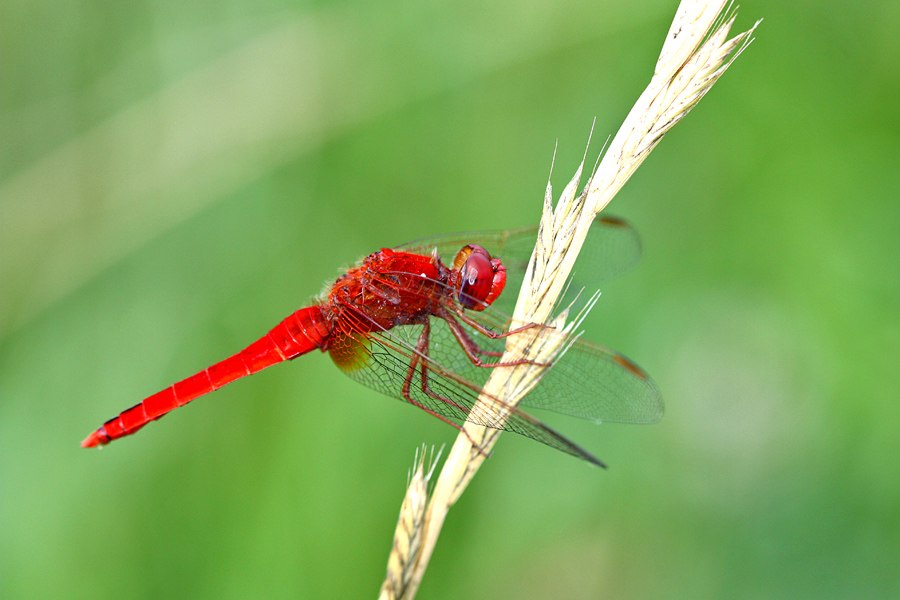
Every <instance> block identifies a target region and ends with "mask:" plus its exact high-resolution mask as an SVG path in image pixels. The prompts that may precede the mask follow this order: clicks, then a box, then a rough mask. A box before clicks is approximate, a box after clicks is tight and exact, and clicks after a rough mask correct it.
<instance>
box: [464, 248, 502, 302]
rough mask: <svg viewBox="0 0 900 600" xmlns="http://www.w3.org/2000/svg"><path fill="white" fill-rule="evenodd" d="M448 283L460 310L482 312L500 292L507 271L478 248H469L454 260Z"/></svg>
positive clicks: (486, 252)
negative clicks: (450, 284) (454, 292)
mask: <svg viewBox="0 0 900 600" xmlns="http://www.w3.org/2000/svg"><path fill="white" fill-rule="evenodd" d="M451 283H452V284H453V288H454V289H455V290H456V294H457V298H458V299H459V303H460V304H462V306H463V308H467V309H469V310H484V309H485V308H486V307H487V306H488V305H490V304H491V303H492V302H493V301H494V300H495V299H496V298H497V296H499V295H500V292H502V291H503V286H504V285H506V267H504V266H503V264H502V263H501V262H500V259H499V258H494V259H492V258H491V255H490V254H488V251H487V250H485V249H484V248H482V247H481V246H478V245H476V244H469V245H468V246H465V247H464V248H463V249H462V250H460V251H459V253H458V254H457V255H456V258H455V259H454V260H453V274H452V279H451Z"/></svg>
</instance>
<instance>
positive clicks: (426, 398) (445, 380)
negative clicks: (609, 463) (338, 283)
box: [329, 318, 603, 466]
mask: <svg viewBox="0 0 900 600" xmlns="http://www.w3.org/2000/svg"><path fill="white" fill-rule="evenodd" d="M436 321H441V320H440V319H436V318H432V322H436ZM428 327H429V328H430V325H429V326H428ZM425 329H426V325H424V324H423V325H407V326H402V327H395V328H393V329H391V330H388V331H379V332H369V333H361V332H359V331H343V332H341V333H340V334H339V335H337V336H335V338H334V342H333V344H332V346H331V347H330V349H329V353H330V354H331V356H332V358H333V359H334V362H335V363H336V364H337V365H338V367H340V368H341V370H343V371H344V372H345V373H346V374H347V375H349V376H350V377H351V378H352V379H355V380H356V381H358V382H360V383H362V384H363V385H365V386H367V387H369V388H372V389H374V390H376V391H378V392H381V393H383V394H386V395H388V396H392V397H395V398H399V399H400V400H404V401H406V402H410V403H412V404H414V405H416V406H418V407H420V408H423V409H425V410H426V411H428V412H430V413H432V414H436V415H439V416H441V417H444V418H446V419H453V420H456V421H469V422H472V423H475V424H478V425H482V426H484V427H492V428H494V429H503V430H506V431H512V432H515V433H518V434H521V435H524V436H526V437H529V438H531V439H533V440H536V441H538V442H541V443H544V444H546V445H548V446H550V447H552V448H556V449H558V450H561V451H563V452H566V453H567V454H571V455H573V456H576V457H578V458H581V459H583V460H586V461H588V462H591V463H594V464H596V465H600V466H603V463H601V462H600V461H599V460H598V459H597V458H596V457H594V456H593V455H592V454H590V453H589V452H587V451H586V450H584V449H583V448H581V447H580V446H578V445H577V444H575V443H574V442H572V441H571V440H569V439H567V438H565V437H564V436H562V435H561V434H559V433H558V432H556V431H554V430H553V429H551V428H550V427H548V426H547V425H545V424H544V423H542V422H541V421H539V420H538V419H536V418H535V417H532V416H531V415H529V414H527V413H525V412H522V411H521V410H519V409H517V408H512V407H510V406H508V405H506V404H504V403H503V402H502V401H500V400H499V399H496V398H495V399H494V400H493V402H488V403H482V404H476V401H477V400H478V398H479V396H480V395H481V386H479V385H478V384H476V383H474V382H471V381H468V380H466V379H465V378H464V377H462V376H460V375H459V374H458V373H454V372H453V371H451V370H449V369H448V368H446V367H445V366H444V365H442V364H441V363H440V362H439V361H437V360H435V359H434V357H433V356H432V355H431V354H432V353H431V351H430V350H431V348H434V349H439V348H443V347H444V346H445V344H444V343H443V340H441V341H439V340H436V339H435V340H430V341H431V343H430V344H429V352H427V353H426V352H421V351H419V350H417V349H416V347H417V346H420V340H421V336H422V334H423V332H424V331H425ZM432 333H433V331H432ZM429 337H430V336H429ZM441 337H443V336H441ZM454 342H455V340H454ZM440 354H444V353H443V352H440ZM483 370H484V371H485V372H489V371H490V369H483ZM504 415H508V416H507V417H506V418H504Z"/></svg>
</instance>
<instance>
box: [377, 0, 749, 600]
mask: <svg viewBox="0 0 900 600" xmlns="http://www.w3.org/2000/svg"><path fill="white" fill-rule="evenodd" d="M725 4H726V3H725V2H724V1H717V2H700V1H689V0H685V1H683V2H682V3H681V5H680V6H679V8H678V12H677V13H676V16H675V20H674V22H673V23H672V27H671V29H670V30H669V33H668V35H667V36H666V41H665V44H664V45H663V49H662V52H661V53H660V57H659V59H658V61H657V64H656V69H655V72H654V75H653V78H652V79H651V81H650V84H649V85H648V86H647V89H646V90H645V91H644V93H643V94H642V95H641V96H640V98H638V101H637V103H636V104H635V105H634V108H633V109H632V110H631V112H630V113H629V114H628V116H627V117H626V119H625V122H624V123H623V125H622V127H621V128H620V129H619V132H618V133H617V134H616V137H615V138H614V139H613V141H612V143H611V144H610V146H609V149H608V150H607V152H606V154H605V155H604V157H603V160H602V162H601V163H600V165H599V167H598V168H597V170H596V172H595V173H594V174H593V175H592V176H591V177H590V180H589V181H588V184H587V186H586V187H585V189H584V191H582V193H580V194H579V193H577V190H578V186H579V184H580V179H581V174H582V169H583V166H584V162H583V161H582V165H581V166H579V168H578V171H577V172H576V174H575V177H574V178H573V179H572V181H571V182H570V183H569V184H568V185H567V186H566V188H565V189H564V190H563V192H562V194H561V196H560V199H559V202H558V203H557V206H556V210H555V211H554V210H553V206H552V190H551V187H550V184H549V182H548V184H547V191H546V195H545V198H544V209H543V215H542V217H541V223H540V229H539V233H538V240H537V244H536V246H535V249H534V253H533V255H532V260H531V262H530V263H529V265H528V270H527V271H526V274H525V281H524V283H523V284H522V290H521V292H520V295H519V299H518V303H517V305H516V310H515V312H514V314H513V325H512V326H513V327H515V326H517V324H524V323H548V324H550V325H552V326H553V328H541V329H537V330H528V331H526V332H523V333H522V334H519V335H517V336H516V338H517V340H516V352H517V353H518V356H516V357H511V355H510V354H509V353H507V354H506V355H504V357H503V359H501V360H503V361H509V360H512V358H519V357H521V355H522V348H523V346H524V349H525V350H524V357H525V358H528V359H530V360H533V361H535V362H536V363H543V364H546V363H550V362H552V361H553V359H554V358H555V357H557V356H558V353H559V352H560V351H563V350H564V349H563V348H561V347H560V336H558V335H557V334H556V332H557V331H564V332H571V331H572V330H573V327H576V326H577V322H572V323H568V324H566V320H567V318H568V315H567V313H566V311H563V312H562V313H561V314H559V315H557V316H556V317H555V318H552V319H551V314H552V313H553V311H554V309H555V307H556V303H557V300H558V298H559V296H560V293H561V292H562V290H563V289H564V287H565V284H566V281H567V279H568V277H569V273H570V272H571V269H572V266H573V265H574V263H575V258H576V257H577V255H578V252H579V251H580V249H581V246H582V243H583V242H584V239H585V237H586V236H587V233H588V230H589V229H590V225H591V222H592V221H593V219H594V217H595V216H596V215H597V213H598V212H600V211H601V210H602V209H603V208H604V207H605V206H606V205H607V204H608V203H609V201H610V200H611V199H612V197H613V196H614V195H615V194H616V192H618V190H619V189H620V188H621V187H622V185H624V183H625V182H626V181H627V180H628V178H629V177H630V176H631V174H632V173H633V172H634V171H635V169H637V167H638V166H639V165H640V164H641V163H642V162H643V161H644V159H645V158H646V157H647V155H648V154H649V153H650V151H651V150H652V149H653V148H654V147H655V146H656V144H657V143H658V142H659V140H660V139H661V138H662V136H663V135H664V134H665V133H666V132H667V131H668V130H669V129H671V128H672V126H674V125H675V123H677V122H678V121H679V120H681V118H683V117H684V116H685V115H686V114H687V113H688V112H689V111H690V109H691V108H693V106H694V105H695V104H696V103H697V102H698V101H699V100H700V98H702V97H703V95H704V94H706V92H707V91H709V89H710V88H711V87H712V85H713V84H714V83H715V82H716V81H717V80H718V78H719V77H720V76H721V75H722V73H724V72H725V70H726V69H727V68H728V67H729V66H730V65H731V63H732V62H733V61H734V59H735V58H737V56H738V54H740V52H741V51H742V50H743V48H744V47H746V45H747V44H748V43H749V41H750V35H751V34H752V32H753V30H754V29H755V28H756V25H754V26H753V27H752V28H751V29H750V30H749V31H746V32H744V33H741V34H739V35H737V36H735V37H733V38H731V39H728V33H729V30H730V28H731V25H732V23H733V22H734V17H735V14H734V13H733V11H730V10H729V11H726V12H727V14H724V15H723V13H722V11H723V8H724V7H725ZM717 19H721V22H720V23H719V24H718V26H717V27H715V26H714V24H715V23H716V21H717ZM757 25H758V22H757ZM711 29H714V30H713V31H712V32H711V33H710V30H711ZM704 40H705V41H704ZM526 335H527V336H530V338H528V339H527V342H526V343H524V344H523V343H522V341H523V340H522V336H526ZM510 339H511V338H510ZM507 347H508V348H509V344H508V345H507ZM542 371H543V367H537V366H535V365H532V364H525V365H518V366H515V367H509V368H497V369H494V372H493V373H492V375H491V377H490V379H489V380H488V382H487V384H486V385H485V388H484V391H485V393H484V394H483V395H482V398H481V399H480V400H479V402H484V403H486V404H488V405H490V406H492V407H494V408H493V409H492V410H494V412H497V411H500V412H502V408H497V407H496V404H497V403H496V402H494V401H492V400H491V398H499V399H500V400H502V401H503V402H504V403H505V405H507V406H516V405H517V404H518V402H519V400H520V399H521V398H522V397H524V396H525V394H527V393H528V392H529V391H530V390H531V388H532V387H534V385H536V384H537V382H538V381H539V380H540V376H541V373H542ZM465 430H466V432H467V434H468V435H464V434H460V435H459V436H458V437H457V439H456V442H455V443H454V445H453V448H452V449H451V450H450V453H449V455H448V456H447V461H446V462H445V464H444V467H443V469H442V471H441V474H440V477H439V478H438V481H437V483H436V485H435V488H434V492H433V493H432V496H431V500H430V502H429V504H428V508H427V510H426V512H425V515H424V520H423V521H422V524H423V526H424V532H423V534H422V538H421V549H420V553H419V556H418V557H416V558H415V559H413V557H409V562H410V564H413V565H414V572H413V574H412V576H411V579H410V581H409V585H408V586H406V587H405V589H404V591H403V595H402V596H398V597H399V598H403V599H405V600H411V599H412V598H413V597H414V596H415V593H416V590H417V589H418V586H419V583H420V582H421V580H422V576H423V575H424V572H425V568H426V566H427V564H428V561H429V559H430V557H431V553H432V551H433V550H434V546H435V544H436V542H437V537H438V535H439V533H440V530H441V526H442V525H443V522H444V518H445V517H446V514H447V511H448V510H449V508H450V507H451V506H452V505H453V504H454V503H455V502H456V500H457V499H458V498H459V496H460V494H462V492H463V490H465V488H466V486H467V485H468V483H469V481H470V480H471V478H472V477H473V476H474V474H475V473H476V472H477V470H478V468H479V467H480V466H481V464H482V462H483V461H484V458H485V455H484V452H485V451H489V450H490V449H491V448H492V447H493V445H494V443H495V442H496V439H497V436H499V434H500V430H498V429H489V428H484V427H480V426H477V425H473V424H471V423H466V424H465ZM471 440H474V442H475V443H476V444H478V445H479V446H480V447H481V449H482V450H481V451H480V450H479V449H478V448H476V447H474V446H473V445H472V441H471ZM402 519H403V517H402V516H401V521H402ZM395 545H396V543H395ZM392 577H396V575H395V574H393V573H392V572H391V570H390V568H389V571H388V579H390V578H392Z"/></svg>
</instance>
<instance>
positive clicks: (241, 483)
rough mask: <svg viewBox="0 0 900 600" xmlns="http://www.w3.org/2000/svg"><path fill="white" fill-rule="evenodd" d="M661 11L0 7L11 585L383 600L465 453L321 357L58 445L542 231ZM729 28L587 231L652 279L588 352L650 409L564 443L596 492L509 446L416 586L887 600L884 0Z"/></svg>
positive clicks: (893, 161) (86, 592) (2, 314)
mask: <svg viewBox="0 0 900 600" xmlns="http://www.w3.org/2000/svg"><path fill="white" fill-rule="evenodd" d="M675 8H676V2H675V1H674V0H671V1H665V2H663V1H640V2H624V1H617V2H583V1H577V0H575V1H557V2H548V3H542V4H540V5H539V6H538V5H532V6H527V7H524V6H522V5H520V3H517V2H496V3H486V2H463V3H449V2H442V3H428V4H427V5H424V4H423V3H420V2H415V1H398V2H383V1H382V2H349V1H348V2H318V3H296V4H295V3H289V2H282V1H279V0H272V1H262V2H260V1H254V2H244V1H238V0H235V1H231V2H222V1H217V2H184V1H183V0H179V1H149V0H148V1H143V2H140V1H139V2H129V3H121V4H117V3H108V2H96V1H62V2H59V1H53V2H49V1H39V2H18V1H6V2H3V3H2V4H0V23H2V26H0V286H2V289H0V294H2V295H0V597H2V598H66V599H77V598H96V597H112V596H116V597H122V598H153V599H156V598H190V599H202V598H217V599H222V598H260V597H267V598H374V597H375V596H376V595H377V591H378V587H379V585H380V584H381V580H382V577H383V574H384V569H385V564H386V559H387V555H388V551H389V549H390V544H391V536H392V532H393V528H394V525H395V519H396V515H397V510H398V507H399V504H400V500H401V497H402V494H403V491H404V487H405V483H406V477H407V469H408V468H409V466H410V465H411V463H412V459H413V454H414V451H415V449H416V448H417V447H418V446H419V445H420V444H423V443H425V444H429V445H431V444H435V445H440V444H444V443H450V442H452V440H453V439H454V437H455V431H454V430H452V429H451V428H449V427H447V426H446V425H444V424H442V423H440V422H439V421H438V420H436V419H433V418H430V417H428V416H427V415H424V414H422V413H421V412H420V411H417V410H414V409H412V408H411V407H408V406H404V405H403V404H402V403H400V402H396V401H393V400H390V399H387V398H385V397H382V396H379V395H378V394H376V393H375V392H372V391H369V390H368V389H365V388H363V387H361V386H359V385H358V384H356V383H354V382H352V381H351V380H349V379H348V378H346V377H344V376H343V375H342V374H341V373H340V372H339V371H338V370H337V369H336V368H334V367H333V365H331V363H330V360H329V359H328V357H327V356H324V355H321V354H319V353H316V354H315V355H310V356H307V357H304V358H303V359H302V360H298V361H296V362H295V363H293V364H290V365H286V366H281V367H278V368H275V369H271V370H269V371H267V372H265V373H262V374H259V375H256V376H254V377H252V378H248V379H244V380H241V381H240V382H237V383H235V384H233V385H231V386H228V388H227V389H224V390H222V391H219V392H217V393H216V394H215V395H214V396H212V397H208V398H205V399H203V400H201V401H198V402H197V403H195V404H192V405H191V406H190V407H188V408H185V409H182V410H180V411H178V412H177V413H175V414H173V415H172V416H170V417H168V418H167V419H166V420H164V421H162V422H161V423H158V424H153V425H151V426H150V427H148V428H147V429H146V430H144V431H142V432H141V434H140V435H137V436H135V437H133V438H130V439H128V440H126V441H122V442H119V443H118V444H115V445H113V446H111V447H109V448H107V449H105V450H104V451H102V452H100V451H87V450H81V449H80V448H79V447H78V444H79V442H80V441H81V440H82V439H83V438H84V436H86V435H87V434H88V433H89V432H90V431H92V430H93V429H94V428H96V427H97V426H98V425H100V423H102V422H103V421H104V420H106V419H108V418H110V417H112V416H113V415H115V414H116V413H118V411H120V410H122V409H124V408H126V407H128V406H130V405H131V404H133V403H135V402H137V401H139V400H140V399H141V398H143V397H145V396H147V395H148V394H150V393H153V392H155V391H157V390H159V389H161V388H163V387H165V386H167V385H169V384H170V383H172V382H174V381H176V380H178V379H181V378H183V377H185V376H187V375H190V374H192V373H194V372H195V371H197V370H199V369H202V368H203V367H205V366H207V365H208V364H210V363H212V362H214V361H216V360H219V359H221V358H224V357H225V356H226V355H228V354H230V353H232V352H234V351H236V350H238V349H240V348H242V347H243V346H244V345H245V344H247V343H248V342H250V341H252V340H253V339H255V338H256V337H258V336H260V335H261V334H262V333H263V332H265V331H267V330H268V329H269V328H270V327H271V326H273V325H274V324H275V323H277V322H278V321H279V320H280V319H282V318H283V317H285V316H287V315H288V314H289V313H290V312H291V311H293V310H295V309H297V308H299V307H301V306H303V305H304V304H306V303H307V301H308V300H309V299H310V297H311V296H313V295H314V294H316V293H318V292H319V290H320V289H321V287H322V285H323V282H325V281H328V280H331V279H332V278H333V277H334V276H335V275H336V274H337V272H338V268H339V267H341V266H342V265H346V264H348V263H350V262H352V261H353V260H355V259H356V258H357V257H359V256H361V255H364V254H366V253H368V252H371V251H373V250H376V249H378V248H380V247H382V246H390V245H395V244H398V243H401V242H403V241H406V240H409V239H413V238H417V237H421V236H424V235H430V234H437V233H446V232H453V231H465V230H472V229H490V228H509V227H517V226H521V225H526V224H531V223H535V222H536V221H537V219H538V215H539V210H540V201H541V198H542V194H543V189H544V185H545V181H546V177H547V174H548V171H549V168H550V160H551V156H552V153H553V149H554V144H555V143H556V141H557V140H558V141H559V151H558V155H557V159H556V171H555V175H554V183H555V184H556V189H557V190H559V189H561V187H562V185H563V184H564V183H565V182H566V181H567V179H568V178H569V177H570V175H571V173H572V172H573V171H574V169H575V167H576V165H577V162H578V161H579V159H580V157H581V155H582V152H583V150H584V143H585V141H586V139H587V136H588V132H589V130H590V126H591V122H592V119H594V118H595V117H596V118H597V126H596V133H595V136H594V139H595V143H594V145H593V147H592V152H591V155H590V156H591V157H593V156H595V153H596V151H597V150H598V149H599V146H600V145H601V143H602V139H603V138H605V137H606V135H607V134H608V133H614V132H615V130H616V129H617V128H618V125H619V124H620V123H621V120H622V118H623V117H624V116H625V114H626V113H627V111H628V110H629V108H630V106H631V104H632V103H633V101H634V100H635V99H636V98H637V96H638V95H639V94H640V92H641V90H642V89H643V86H644V85H645V84H646V82H647V81H648V79H649V76H650V74H651V72H652V68H653V64H654V62H655V59H656V55H657V53H658V51H659V48H660V46H661V42H662V39H663V37H664V35H665V33H666V31H667V29H668V26H669V23H670V20H671V17H672V15H673V14H674V11H675ZM741 11H742V12H741V15H740V17H739V19H738V22H737V25H736V28H735V31H742V30H744V29H747V28H748V27H750V26H751V25H752V23H753V21H754V20H755V19H757V18H760V17H764V18H765V21H764V22H763V24H762V26H761V27H760V29H759V30H758V32H757V37H758V39H757V40H756V42H754V43H753V44H752V45H751V46H750V48H749V49H748V50H747V51H746V53H745V54H744V55H743V56H741V58H740V59H739V60H738V61H737V62H736V63H735V65H734V66H733V68H732V69H731V70H730V71H729V72H728V73H727V74H726V75H725V77H724V78H723V79H722V80H721V81H720V82H719V84H718V85H717V86H716V87H715V88H714V89H713V90H712V92H711V93H710V94H709V96H707V97H706V98H705V99H704V100H703V101H702V102H701V103H700V105H699V106H698V107H697V108H696V109H695V110H694V112H693V113H692V114H691V115H690V116H689V117H688V118H687V119H686V120H684V121H683V122H682V123H680V124H679V125H678V126H677V127H676V128H675V129H674V130H673V132H672V133H671V134H670V135H669V136H668V137H666V139H665V140H664V141H663V142H662V144H661V145H660V146H659V147H658V148H657V149H656V150H655V151H654V153H653V154H652V155H651V156H650V158H649V160H648V161H647V162H646V163H645V164H644V166H643V167H642V168H641V169H640V170H639V171H638V173H637V174H636V175H635V177H634V178H633V179H632V180H631V181H630V182H629V183H628V184H627V185H626V186H625V188H624V189H623V190H622V192H621V193H620V194H619V196H618V197H617V198H616V199H615V200H614V201H613V203H612V205H611V207H610V212H611V213H613V214H618V215H622V216H624V217H626V218H628V219H629V220H631V221H632V222H633V223H634V225H635V226H636V227H637V228H638V230H639V231H640V232H641V234H642V238H643V241H644V250H645V251H644V259H643V261H642V263H641V265H640V267H639V268H638V269H637V270H635V271H634V272H633V273H631V274H629V275H628V276H627V277H625V278H623V279H620V280H617V281H615V282H611V283H609V284H608V285H605V286H604V287H603V291H604V295H603V297H602V299H601V302H600V304H599V305H598V307H597V309H596V310H595V313H594V315H593V316H592V320H591V322H590V323H589V325H588V337H589V338H591V339H594V340H596V341H600V342H602V343H604V344H607V345H609V346H612V347H614V348H616V349H618V350H620V351H622V352H625V353H626V354H628V355H629V356H631V357H633V358H635V359H636V360H637V361H638V362H639V363H640V364H641V365H643V366H644V367H645V368H646V369H647V370H648V371H649V372H650V373H651V374H652V375H653V377H654V378H655V379H656V381H657V382H658V384H659V386H660V388H661V389H662V392H663V395H664V398H665V401H666V406H667V414H666V416H665V418H664V419H663V421H662V422H661V423H659V424H657V425H653V426H626V425H603V426H601V427H599V428H598V427H596V426H593V425H591V424H589V423H585V422H578V421H576V420H571V419H565V418H551V419H549V420H550V421H551V423H552V424H554V425H555V426H557V427H558V428H560V429H561V430H563V431H564V432H566V433H567V434H569V435H570V436H571V437H573V438H574V439H576V440H578V441H580V442H581V443H583V444H584V445H585V446H586V447H587V448H588V449H590V450H591V451H593V452H595V453H596V454H597V455H598V456H600V457H601V458H602V459H603V460H605V461H607V462H608V463H609V464H610V465H611V468H610V470H609V471H608V472H601V471H599V470H596V469H592V468H589V467H588V466H587V465H586V464H583V463H581V462H579V461H577V460H575V459H573V458H571V457H568V456H566V455H563V454H562V453H559V452H553V451H551V450H550V449H548V448H546V447H544V446H542V445H540V444H536V443H534V442H531V441H529V440H526V439H524V438H520V437H519V436H515V435H505V436H503V437H502V438H501V441H500V443H499V445H498V446H497V448H496V452H495V454H494V456H493V457H492V458H491V459H490V460H489V461H488V462H487V463H486V465H485V466H484V468H483V469H482V472H481V473H480V474H479V476H478V477H476V479H475V480H474V482H473V484H472V486H471V487H470V489H469V490H468V492H467V493H466V494H465V495H464V496H463V498H462V500H461V501H460V502H459V504H458V505H457V506H456V507H454V509H453V510H452V511H451V513H450V515H449V518H448V521H447V524H446V526H445V529H444V531H443V534H442V538H441V540H440V543H439V545H438V548H437V551H436V553H435V555H434V557H433V560H432V563H431V566H430V568H429V570H428V573H427V574H426V578H425V581H424V584H423V586H422V589H421V594H420V597H421V598H435V599H437V598H520V599H524V598H572V599H580V598H603V597H616V598H663V597H664V598H847V597H854V598H865V597H868V598H885V597H890V596H893V595H895V594H896V593H897V590H898V588H900V575H898V573H900V570H898V569H897V557H898V555H900V475H898V473H900V459H898V457H900V436H898V433H897V430H898V425H900V403H898V393H897V390H898V386H897V380H898V377H897V371H898V368H897V366H896V362H897V358H898V356H900V310H898V309H900V285H898V267H900V243H898V233H897V223H898V221H900V208H898V206H900V204H898V202H897V198H898V193H900V168H898V149H900V122H898V121H900V117H898V114H900V112H898V110H897V106H898V101H900V53H898V51H897V49H896V41H895V39H896V32H897V31H898V30H900V4H897V3H888V2H861V3H857V4H856V5H855V10H854V11H851V12H847V11H846V10H845V8H844V7H843V6H842V5H840V4H834V5H829V4H827V3H820V2H791V3H785V2H775V1H772V0H768V1H761V0H760V1H752V2H748V3H745V4H744V5H743V6H742V7H741ZM598 139H599V140H601V142H599V143H598V142H597V141H596V140H598Z"/></svg>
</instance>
